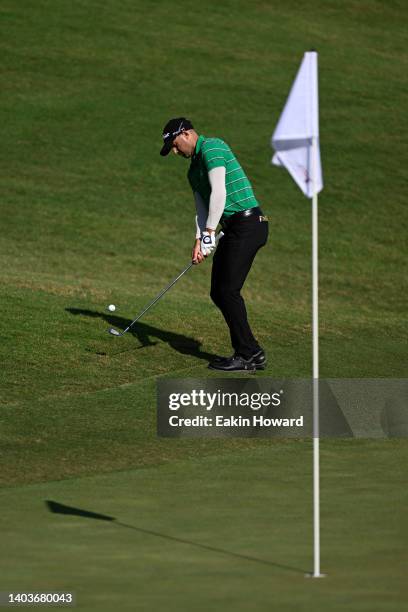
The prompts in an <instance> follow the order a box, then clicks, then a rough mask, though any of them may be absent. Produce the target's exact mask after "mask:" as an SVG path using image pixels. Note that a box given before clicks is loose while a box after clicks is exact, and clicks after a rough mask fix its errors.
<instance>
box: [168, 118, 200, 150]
mask: <svg viewBox="0 0 408 612" xmlns="http://www.w3.org/2000/svg"><path fill="white" fill-rule="evenodd" d="M193 129H194V128H193V124H192V123H191V121H189V120H188V119H186V118H185V117H177V118H176V119H170V121H168V122H167V123H166V125H165V126H164V128H163V142H164V144H163V146H162V148H161V151H160V155H168V154H169V153H170V151H171V147H172V145H173V140H174V139H175V138H177V136H178V135H179V134H181V132H184V131H185V130H193Z"/></svg>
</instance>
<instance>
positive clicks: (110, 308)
mask: <svg viewBox="0 0 408 612" xmlns="http://www.w3.org/2000/svg"><path fill="white" fill-rule="evenodd" d="M108 310H109V312H115V310H116V306H115V304H109V306H108Z"/></svg>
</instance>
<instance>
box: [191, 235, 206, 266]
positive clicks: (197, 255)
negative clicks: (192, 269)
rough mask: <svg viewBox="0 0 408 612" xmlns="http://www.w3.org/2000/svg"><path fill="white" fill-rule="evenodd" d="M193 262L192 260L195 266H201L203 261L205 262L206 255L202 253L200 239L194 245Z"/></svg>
mask: <svg viewBox="0 0 408 612" xmlns="http://www.w3.org/2000/svg"><path fill="white" fill-rule="evenodd" d="M191 260H192V262H193V264H199V263H201V262H202V261H204V255H203V254H202V252H201V240H200V238H197V240H196V241H195V243H194V246H193V250H192V253H191Z"/></svg>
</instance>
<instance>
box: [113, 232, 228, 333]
mask: <svg viewBox="0 0 408 612" xmlns="http://www.w3.org/2000/svg"><path fill="white" fill-rule="evenodd" d="M223 235H224V234H223V232H219V233H218V234H217V236H216V238H215V243H216V244H218V241H219V239H220V238H222V236H223ZM193 265H194V264H193V262H191V263H189V264H188V266H187V267H186V268H184V270H183V271H182V272H180V274H179V275H178V276H176V278H175V279H174V280H172V281H171V283H170V284H169V285H167V287H166V288H165V289H163V290H162V291H161V292H160V293H159V295H158V296H157V297H155V298H154V300H152V301H151V302H150V303H149V304H148V305H147V306H146V307H145V308H144V309H143V310H142V312H141V313H140V314H138V316H137V317H136V319H135V320H134V321H132V322H131V324H130V325H128V327H127V328H126V329H124V330H123V331H122V332H120V331H118V330H117V329H115V328H114V327H110V328H109V329H108V332H109V333H110V334H112V336H124V335H125V334H126V332H128V331H129V329H130V328H131V327H133V325H134V324H135V323H137V321H139V319H141V317H142V316H143V315H144V314H145V313H146V312H147V311H148V310H149V308H151V307H152V306H153V305H154V304H156V302H158V301H159V300H160V298H161V297H163V295H164V294H165V293H167V291H168V290H169V289H171V287H172V286H173V285H175V284H176V283H177V281H178V280H179V279H180V278H181V277H182V276H184V274H185V273H186V272H188V271H189V270H190V268H192V267H193Z"/></svg>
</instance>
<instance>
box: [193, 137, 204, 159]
mask: <svg viewBox="0 0 408 612" xmlns="http://www.w3.org/2000/svg"><path fill="white" fill-rule="evenodd" d="M204 140H205V136H199V137H198V140H197V143H196V147H195V151H194V155H198V154H199V152H200V150H201V145H202V144H203V142H204Z"/></svg>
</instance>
